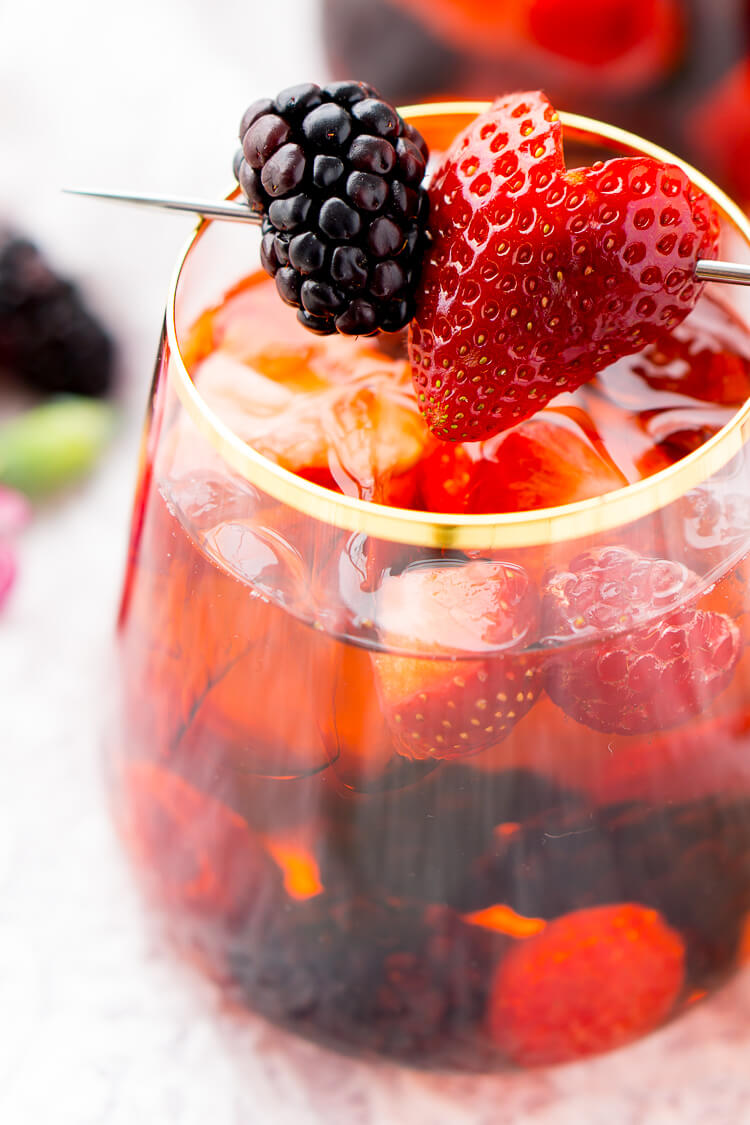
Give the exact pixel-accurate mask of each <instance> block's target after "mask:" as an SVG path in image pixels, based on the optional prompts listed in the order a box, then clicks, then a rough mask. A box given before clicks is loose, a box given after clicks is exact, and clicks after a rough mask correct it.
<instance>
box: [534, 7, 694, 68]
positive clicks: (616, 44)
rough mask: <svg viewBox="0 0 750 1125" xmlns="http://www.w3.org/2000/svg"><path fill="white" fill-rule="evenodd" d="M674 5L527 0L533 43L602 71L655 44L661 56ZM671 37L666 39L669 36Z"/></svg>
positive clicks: (676, 24)
mask: <svg viewBox="0 0 750 1125" xmlns="http://www.w3.org/2000/svg"><path fill="white" fill-rule="evenodd" d="M676 17H677V12H676V8H675V4H674V0H575V3H572V4H571V3H570V0H530V3H529V4H528V20H529V35H530V38H531V40H532V42H536V43H538V44H539V46H540V47H544V48H545V49H546V50H548V51H550V52H551V53H552V54H554V55H561V56H562V57H563V58H566V59H570V61H571V62H574V63H579V64H580V65H582V66H591V67H599V66H607V65H610V64H612V63H614V62H616V61H617V60H618V59H620V58H622V56H623V55H627V54H628V53H629V52H630V51H635V50H637V49H638V48H641V49H643V48H644V46H647V45H649V44H650V43H651V41H652V40H653V39H655V38H657V39H663V40H664V42H663V44H662V47H663V51H665V52H666V51H669V49H670V48H672V47H673V44H672V43H671V42H670V39H672V38H674V36H675V33H676V32H677V31H678V28H679V22H678V21H677V19H676ZM670 33H671V35H670Z"/></svg>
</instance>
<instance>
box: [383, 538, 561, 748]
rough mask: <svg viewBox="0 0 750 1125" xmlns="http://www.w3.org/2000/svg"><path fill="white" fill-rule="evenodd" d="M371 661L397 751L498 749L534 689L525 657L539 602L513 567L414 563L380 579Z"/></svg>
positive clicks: (532, 661) (535, 671) (533, 673)
mask: <svg viewBox="0 0 750 1125" xmlns="http://www.w3.org/2000/svg"><path fill="white" fill-rule="evenodd" d="M377 627H378V634H379V637H380V640H381V642H382V643H383V645H384V647H385V648H387V649H401V650H405V651H407V652H409V655H404V656H397V655H392V654H391V653H390V652H389V653H381V654H376V655H373V658H372V659H373V663H374V666H375V673H376V684H377V688H378V693H379V696H380V701H381V705H382V707H383V711H384V713H385V715H386V718H387V719H388V721H389V723H390V725H391V729H392V731H393V734H394V740H395V742H396V747H397V749H398V751H399V753H401V754H403V755H405V756H406V757H408V758H426V759H429V758H432V759H443V758H459V757H464V756H466V755H467V754H473V753H476V752H477V751H479V750H482V749H484V748H485V747H486V746H490V745H493V744H494V743H497V742H501V741H502V739H503V738H505V736H506V735H507V734H508V733H509V732H510V731H511V730H512V728H513V727H514V726H515V725H516V723H517V722H518V721H519V719H521V718H522V717H523V716H524V715H525V714H526V712H527V711H528V710H529V709H530V708H531V707H532V706H533V704H534V701H535V700H536V698H537V696H538V694H539V691H540V679H541V677H540V670H539V661H538V658H535V657H534V656H531V655H528V654H526V653H525V651H524V650H525V649H526V647H527V646H528V645H529V644H533V642H534V640H535V637H536V630H537V602H536V595H535V592H534V589H533V587H532V585H531V582H530V580H529V577H528V575H527V574H526V572H525V571H523V570H522V569H521V568H520V567H517V566H512V565H510V564H504V563H493V562H486V561H484V560H481V559H479V560H475V561H473V562H469V563H464V564H458V565H455V564H454V565H451V564H449V563H447V564H444V565H434V564H426V565H422V564H417V565H416V566H413V567H412V568H410V569H408V570H406V571H404V572H403V573H402V574H399V575H397V576H391V577H388V578H386V579H385V580H384V582H383V585H382V587H381V589H380V592H379V597H378V609H377Z"/></svg>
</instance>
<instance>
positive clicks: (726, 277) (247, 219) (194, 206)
mask: <svg viewBox="0 0 750 1125" xmlns="http://www.w3.org/2000/svg"><path fill="white" fill-rule="evenodd" d="M63 191H64V192H65V193H66V194H67V195H85V196H89V197H90V198H92V199H109V200H112V201H114V202H116V203H135V204H139V205H143V206H145V207H159V208H161V209H162V210H164V211H182V212H189V213H192V214H194V215H202V216H203V218H204V219H224V220H229V222H233V223H254V224H255V225H256V226H259V225H260V223H261V221H262V215H259V214H258V212H257V211H251V210H250V208H249V207H248V205H247V204H246V203H233V202H232V201H231V200H222V201H221V202H220V203H212V202H210V201H209V200H207V199H174V198H172V197H170V196H168V195H140V194H138V193H137V192H131V193H125V192H116V191H90V190H85V189H81V188H63ZM695 276H696V278H697V280H698V281H724V282H728V283H730V284H732V285H750V265H747V266H743V265H740V263H739V262H717V261H713V260H711V259H709V258H700V259H699V260H698V261H697V262H696V264H695Z"/></svg>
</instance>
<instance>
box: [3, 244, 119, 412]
mask: <svg viewBox="0 0 750 1125" xmlns="http://www.w3.org/2000/svg"><path fill="white" fill-rule="evenodd" d="M114 359H115V353H114V346H113V343H112V340H111V339H110V337H109V335H108V334H107V332H106V331H105V330H104V328H102V326H101V324H100V323H99V322H98V320H96V319H95V318H94V316H93V315H92V314H91V313H90V312H89V311H88V309H87V308H86V307H85V305H84V303H83V300H82V298H81V295H80V293H79V292H78V290H77V289H76V288H75V286H74V285H72V284H71V283H70V282H69V281H65V280H63V279H62V278H59V277H57V276H56V274H55V273H53V271H52V269H51V267H50V266H49V265H48V263H47V262H46V261H45V260H44V258H43V257H42V255H41V253H40V252H39V250H38V249H37V248H36V247H35V246H34V245H33V244H32V243H31V242H29V241H28V240H26V239H24V238H20V237H19V236H17V235H15V234H11V233H9V232H7V231H0V367H3V368H7V369H8V371H9V372H11V373H13V374H14V375H15V376H17V377H18V378H19V379H20V380H21V381H22V382H23V383H25V384H26V385H27V386H28V387H30V388H32V389H33V390H35V391H42V392H45V393H50V394H80V395H97V396H98V395H104V394H106V393H107V392H108V391H109V390H110V389H111V387H112V382H113V378H114Z"/></svg>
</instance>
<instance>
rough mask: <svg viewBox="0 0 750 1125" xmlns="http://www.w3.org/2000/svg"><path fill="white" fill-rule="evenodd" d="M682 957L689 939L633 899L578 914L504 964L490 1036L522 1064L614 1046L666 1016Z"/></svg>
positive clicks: (518, 948) (679, 980) (520, 947)
mask: <svg viewBox="0 0 750 1125" xmlns="http://www.w3.org/2000/svg"><path fill="white" fill-rule="evenodd" d="M683 963H684V945H683V942H682V939H681V938H680V936H679V934H677V933H676V932H675V931H674V930H673V929H671V928H670V927H669V926H668V925H666V923H665V922H664V921H663V919H662V918H661V917H660V916H659V914H658V913H657V912H656V911H655V910H648V909H646V908H645V907H643V906H639V905H637V904H635V903H618V904H615V905H611V906H600V907H594V908H591V909H587V910H576V911H574V912H573V913H571V914H566V915H564V916H563V917H562V918H558V919H556V920H555V921H554V922H551V923H550V924H549V925H548V926H547V927H546V928H545V929H544V930H543V931H542V932H541V933H539V934H537V935H536V936H534V937H530V938H527V939H525V940H523V941H520V942H518V944H517V945H515V946H514V947H513V948H512V949H511V951H510V952H509V953H508V954H507V955H506V956H505V958H504V959H503V960H502V961H501V963H500V965H499V967H498V969H497V971H496V973H495V977H494V981H493V985H492V995H491V999H490V1006H489V1030H490V1034H491V1035H492V1038H493V1039H494V1040H495V1042H496V1043H497V1044H498V1045H499V1046H500V1047H502V1049H503V1050H504V1051H505V1052H506V1053H507V1054H508V1055H509V1056H510V1058H511V1059H512V1060H513V1061H514V1062H515V1063H517V1064H518V1065H520V1066H540V1065H546V1064H549V1063H559V1062H567V1061H570V1060H572V1059H578V1058H584V1057H586V1056H587V1055H593V1054H596V1053H598V1052H600V1051H606V1050H611V1049H613V1048H614V1047H618V1046H620V1045H622V1044H624V1043H627V1042H629V1041H630V1040H632V1039H635V1038H637V1037H638V1036H640V1035H645V1034H646V1033H647V1032H648V1031H651V1030H653V1029H654V1028H656V1027H658V1026H659V1025H660V1024H661V1023H662V1022H663V1021H664V1020H665V1019H666V1018H667V1016H668V1015H669V1013H670V1012H671V1011H672V1009H673V1007H674V1005H675V1003H676V1001H677V999H678V997H679V995H680V992H681V991H682V986H683V980H684V964H683Z"/></svg>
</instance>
